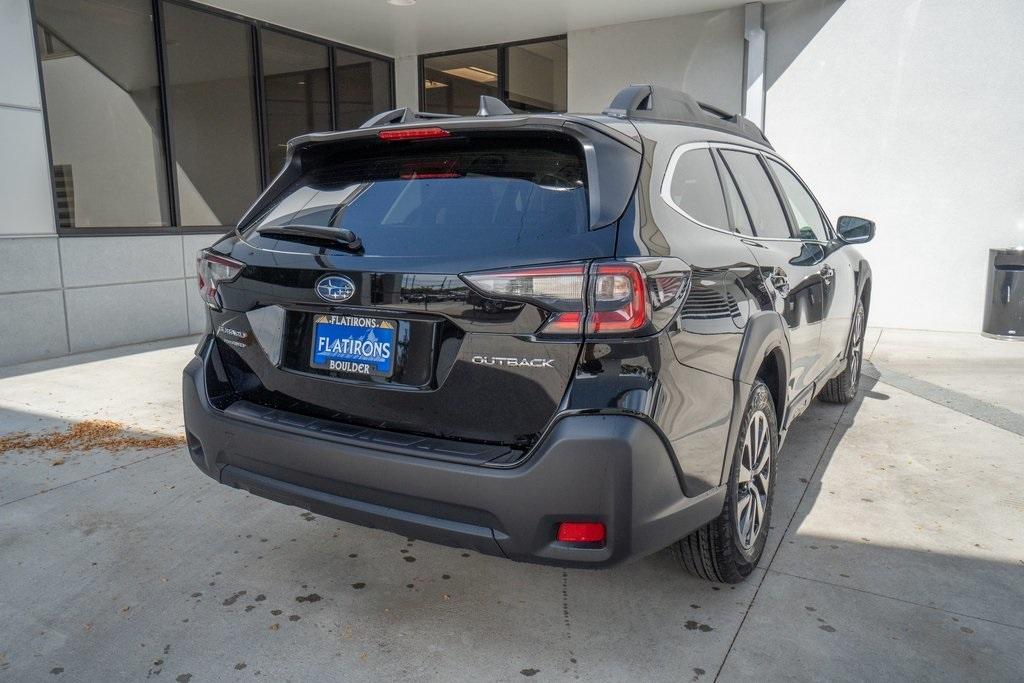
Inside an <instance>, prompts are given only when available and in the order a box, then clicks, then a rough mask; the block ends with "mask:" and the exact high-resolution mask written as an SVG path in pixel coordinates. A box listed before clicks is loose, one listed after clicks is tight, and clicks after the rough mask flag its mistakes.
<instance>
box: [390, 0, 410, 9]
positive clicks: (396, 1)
mask: <svg viewBox="0 0 1024 683" xmlns="http://www.w3.org/2000/svg"><path fill="white" fill-rule="evenodd" d="M388 4H389V5H394V6H395V7H409V6H411V5H415V4H416V0H388Z"/></svg>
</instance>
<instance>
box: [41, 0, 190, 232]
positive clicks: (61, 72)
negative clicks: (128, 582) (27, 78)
mask: <svg viewBox="0 0 1024 683" xmlns="http://www.w3.org/2000/svg"><path fill="white" fill-rule="evenodd" d="M35 10H36V12H35V13H36V22H37V23H36V34H37V41H36V42H37V44H38V47H39V56H40V62H41V68H42V73H43V87H44V89H45V94H46V110H47V120H48V123H49V133H50V148H51V150H52V153H53V164H54V167H55V174H54V175H55V178H56V181H57V182H56V191H57V202H58V217H59V221H60V227H62V228H84V227H149V226H162V225H167V224H168V223H169V221H170V211H169V208H168V198H167V179H166V169H167V167H166V161H165V157H164V149H163V127H162V124H161V107H160V87H159V79H158V77H157V62H156V39H155V33H154V29H153V16H152V6H151V4H150V3H149V1H148V0H36V3H35Z"/></svg>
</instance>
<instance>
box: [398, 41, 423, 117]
mask: <svg viewBox="0 0 1024 683" xmlns="http://www.w3.org/2000/svg"><path fill="white" fill-rule="evenodd" d="M419 88H420V74H419V58H418V57H417V56H416V55H406V56H404V57H398V58H396V59H395V106H396V107H409V108H410V109H413V110H419V108H420V89H419Z"/></svg>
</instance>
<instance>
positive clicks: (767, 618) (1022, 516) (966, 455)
mask: <svg viewBox="0 0 1024 683" xmlns="http://www.w3.org/2000/svg"><path fill="white" fill-rule="evenodd" d="M868 341H869V345H868V349H869V350H870V351H871V354H870V355H869V358H870V359H871V362H872V364H871V365H870V366H869V367H867V368H866V376H865V377H864V379H863V381H862V387H861V389H862V390H861V394H860V397H859V398H858V400H857V401H856V402H855V403H853V404H851V405H850V406H847V407H845V408H844V407H840V406H831V405H826V404H822V403H815V404H814V405H813V407H812V408H811V409H810V410H809V411H808V413H807V414H805V415H804V416H803V417H802V418H801V419H800V420H799V422H798V423H797V424H796V425H795V426H794V428H793V430H792V432H791V436H790V440H789V442H788V443H787V445H786V448H785V449H784V451H783V460H782V461H781V464H780V472H779V480H778V488H777V494H778V498H777V501H776V509H775V516H774V518H773V527H772V536H771V543H770V546H769V550H768V552H767V553H766V556H765V559H764V561H763V562H762V566H761V567H760V568H759V569H758V570H757V571H756V573H755V575H754V576H752V577H751V579H750V580H749V581H747V582H746V583H745V584H742V585H739V586H723V585H713V584H708V583H704V582H702V581H699V580H696V579H693V578H691V577H689V576H687V575H685V574H683V573H682V572H681V571H680V570H678V569H677V568H676V567H675V566H674V564H673V561H672V559H671V557H669V555H668V554H667V553H659V554H657V555H655V556H652V557H649V558H646V559H644V560H641V561H638V562H635V563H632V564H628V565H626V566H623V567H619V568H616V569H613V570H607V571H577V570H568V571H563V570H561V569H556V568H549V567H538V566H532V565H525V564H516V563H512V562H508V561H503V560H499V559H495V558H490V557H483V556H479V555H476V554H473V553H468V552H464V551H461V550H455V549H449V548H442V547H437V546H432V545H429V544H425V543H421V542H418V541H411V540H407V539H405V538H402V537H399V536H394V535H391V534H387V533H383V532H377V531H372V530H367V529H362V528H358V527H353V526H349V525H346V524H342V523H339V522H336V521H333V520H331V519H327V518H323V517H319V516H314V515H311V514H309V513H306V512H303V511H301V510H298V509H296V508H290V507H285V506H282V505H279V504H276V503H272V502H269V501H265V500H261V499H259V498H255V497H252V496H250V495H248V494H246V493H243V492H241V491H236V490H232V489H229V488H227V487H223V486H220V485H218V484H216V483H215V482H213V481H212V480H210V479H208V478H206V477H205V476H203V475H202V474H200V473H199V472H198V471H197V470H196V469H195V468H194V467H193V466H192V464H191V462H190V461H189V458H188V456H187V455H186V453H185V452H184V449H178V448H175V449H164V450H129V451H124V452H119V453H109V452H105V451H97V450H93V451H87V452H80V453H71V454H61V453H54V452H45V451H38V450H37V451H14V452H8V453H6V454H3V455H0V613H2V614H3V618H2V619H0V680H12V681H15V680H16V681H31V680H60V679H61V678H67V679H72V680H87V681H93V680H110V679H114V680H140V679H145V678H147V677H154V678H156V680H173V681H177V682H178V683H189V682H191V683H197V682H199V681H203V680H235V679H238V680H242V679H248V678H251V677H253V676H259V677H260V678H269V679H272V680H324V679H339V680H385V679H386V680H394V679H403V680H406V681H413V680H445V681H448V680H467V681H468V680H473V681H478V680H519V679H523V678H524V677H529V678H531V679H533V680H553V679H583V680H674V681H678V680H693V681H704V680H713V679H718V680H723V681H733V680H750V679H766V680H778V679H787V680H811V679H819V680H820V679H830V680H878V679H914V680H929V681H931V680H972V681H973V680H1006V681H1011V680H1020V679H1021V675H1022V674H1021V672H1022V671H1024V487H1022V486H1021V484H1020V481H1021V478H1020V472H1021V468H1022V464H1024V400H1022V398H1021V396H1022V395H1024V394H1022V392H1021V391H1020V387H1021V379H1020V378H1021V377H1024V344H1013V343H1006V342H996V341H991V340H986V339H982V338H980V337H976V336H974V335H955V334H936V333H923V332H906V331H895V330H885V331H880V330H873V331H872V334H871V335H870V337H869V340H868ZM191 353H192V344H191V343H189V340H181V341H179V342H176V343H163V344H155V345H152V344H151V345H145V346H141V347H131V348H126V349H120V350H116V351H113V352H101V353H96V354H87V355H84V356H77V357H70V358H63V359H59V360H56V361H44V362H40V363H34V364H29V365H23V366H17V367H13V368H6V369H4V370H2V371H0V436H2V434H4V433H7V432H13V431H22V430H33V431H34V430H39V429H43V428H47V427H51V426H52V427H63V426H66V425H67V424H69V423H70V422H76V421H80V420H83V419H97V418H99V419H108V420H116V421H119V422H121V423H124V424H125V425H127V426H128V427H129V429H130V431H131V432H132V433H134V434H138V435H160V434H172V435H173V434H178V433H180V430H181V412H180V395H179V392H180V381H179V375H180V370H181V368H182V367H183V366H184V364H185V363H186V362H187V360H188V358H189V357H190V356H191ZM868 375H870V376H868ZM57 461H62V462H61V464H53V463H56V462H57Z"/></svg>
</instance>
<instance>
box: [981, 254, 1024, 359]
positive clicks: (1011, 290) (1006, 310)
mask: <svg viewBox="0 0 1024 683" xmlns="http://www.w3.org/2000/svg"><path fill="white" fill-rule="evenodd" d="M981 330H982V332H981V333H982V334H983V335H985V336H986V337H994V338H996V339H1016V340H1021V341H1024V247H1017V248H1016V249H989V250H988V291H987V292H986V296H985V320H984V322H982V325H981Z"/></svg>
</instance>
